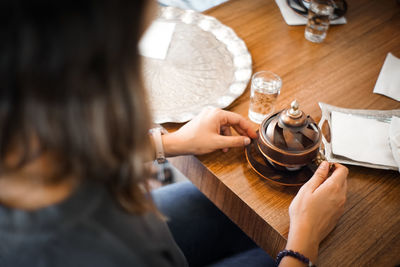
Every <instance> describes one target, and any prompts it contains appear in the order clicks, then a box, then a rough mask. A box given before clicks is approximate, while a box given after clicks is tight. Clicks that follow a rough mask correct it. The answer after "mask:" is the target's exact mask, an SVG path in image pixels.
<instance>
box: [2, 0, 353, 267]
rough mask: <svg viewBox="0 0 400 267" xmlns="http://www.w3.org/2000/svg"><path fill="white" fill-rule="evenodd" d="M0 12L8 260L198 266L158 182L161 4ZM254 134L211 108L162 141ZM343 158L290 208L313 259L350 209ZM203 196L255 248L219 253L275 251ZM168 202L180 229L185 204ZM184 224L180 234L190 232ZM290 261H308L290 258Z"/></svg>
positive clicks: (180, 148) (199, 143) (196, 143)
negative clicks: (156, 24) (178, 208)
mask: <svg viewBox="0 0 400 267" xmlns="http://www.w3.org/2000/svg"><path fill="white" fill-rule="evenodd" d="M0 12H1V13H2V14H1V16H0V17H1V20H2V21H1V22H2V23H1V24H0V25H1V40H2V41H1V42H0V75H1V76H0V77H1V78H0V86H1V87H0V94H1V96H0V101H1V104H0V203H1V206H0V236H1V237H0V238H1V241H2V242H1V243H0V266H186V265H187V261H186V259H185V257H184V256H183V255H182V252H181V250H180V249H179V248H178V246H177V245H176V243H175V241H174V239H173V237H172V236H171V233H170V232H169V230H168V228H167V225H166V223H165V221H164V220H163V219H161V218H162V215H161V214H160V212H158V210H157V208H156V206H155V205H154V202H153V201H152V198H151V195H150V193H149V189H148V187H147V183H146V179H147V177H148V176H149V173H148V170H147V169H146V167H145V164H144V163H145V162H147V161H149V160H151V159H153V158H154V150H153V148H152V146H151V142H150V138H149V135H148V130H149V129H150V122H151V119H150V115H149V112H148V109H147V106H146V104H145V101H144V100H145V93H144V90H143V89H142V86H141V82H140V62H139V56H138V55H137V43H138V40H139V38H140V36H141V34H142V33H143V31H144V30H145V28H146V27H147V25H148V24H149V22H150V21H151V18H152V14H153V12H154V3H152V2H151V1H139V0H137V1H123V0H113V1H107V0H92V1H57V2H55V1H45V0H42V1H30V0H19V1H18V0H17V1H9V3H7V1H2V2H1V3H0ZM231 126H232V127H233V128H234V129H235V130H236V131H237V132H238V133H239V134H240V135H241V136H231V135H230V127H231ZM254 137H255V132H254V130H253V129H252V128H251V125H250V124H249V123H248V122H247V121H246V120H245V119H243V118H242V117H241V116H239V115H237V114H234V113H230V112H226V111H221V110H205V111H203V112H202V113H201V114H199V116H198V117H196V118H195V119H193V120H192V121H191V122H189V123H187V124H186V125H185V126H184V127H182V128H181V129H180V130H179V131H177V132H176V133H173V134H168V135H164V136H163V137H162V143H163V148H164V151H165V153H166V154H167V155H169V156H174V155H179V154H203V153H209V152H212V151H214V150H216V149H223V150H224V151H226V150H227V148H229V147H233V146H243V145H246V144H248V143H249V141H250V140H249V138H254ZM335 167H336V169H335V171H334V172H333V173H332V174H331V175H330V176H329V177H328V165H327V163H323V164H322V165H321V167H320V168H319V169H318V170H317V172H316V173H315V175H314V176H313V177H312V178H311V179H310V181H309V182H308V183H307V184H305V185H304V186H303V187H302V188H301V189H300V191H299V193H298V194H297V196H296V197H295V199H294V200H293V202H292V204H291V206H290V209H289V214H290V232H289V240H288V244H287V248H288V249H293V250H296V251H298V252H300V253H302V254H304V255H305V256H307V257H308V258H310V260H311V261H312V262H315V261H316V260H317V254H318V245H319V243H320V242H321V240H322V239H323V238H324V237H325V236H326V235H327V234H328V233H329V232H330V231H331V230H332V228H333V227H334V225H335V224H336V222H337V220H338V218H339V217H340V215H341V213H342V212H343V204H344V201H345V194H346V176H347V170H346V168H344V167H343V166H341V165H339V164H336V165H335ZM175 187H178V186H177V185H175ZM185 187H186V189H185V190H187V191H185V192H192V193H191V194H189V195H190V196H189V197H192V196H193V195H196V196H199V194H200V193H199V192H198V191H196V190H195V189H194V188H193V187H192V186H188V185H187V184H185ZM175 190H178V191H173V192H182V191H181V190H180V189H177V188H175ZM162 192H164V193H162ZM165 192H168V189H164V190H163V191H161V193H160V194H157V193H155V195H154V198H155V199H156V200H157V203H158V204H159V205H160V206H163V205H162V204H163V203H164V204H165V203H168V201H170V200H171V199H172V197H174V196H176V195H179V194H172V196H171V194H169V196H168V195H167V196H166V194H165ZM168 199H169V200H168ZM183 201H184V200H183ZM192 202H193V203H194V204H196V202H199V203H202V204H201V207H207V208H205V210H204V214H214V215H212V216H211V217H212V218H214V217H218V218H222V219H218V222H217V223H222V224H224V225H227V226H226V227H227V229H229V232H230V233H232V236H234V237H235V238H237V239H238V240H240V244H243V245H242V247H241V246H240V244H239V245H238V246H237V247H236V248H235V249H236V251H230V252H229V253H228V252H224V253H225V254H224V253H222V254H221V255H217V256H219V257H220V258H219V259H218V260H221V258H222V257H230V256H231V254H232V253H241V252H244V253H246V252H248V251H250V252H249V253H250V254H249V255H250V256H249V255H248V257H247V259H249V258H250V257H253V256H252V255H255V256H254V257H256V258H259V259H262V258H263V257H265V255H262V254H260V252H259V250H257V251H256V252H255V254H251V253H253V252H254V250H253V248H254V244H252V242H251V241H250V240H248V238H247V237H245V236H244V235H243V234H242V233H241V232H240V231H238V229H236V228H235V226H234V225H232V224H231V223H230V222H229V220H227V219H226V218H225V217H223V216H222V215H221V214H220V213H219V212H218V211H217V210H216V209H215V207H213V206H211V204H210V203H209V202H207V200H206V199H205V198H204V197H198V198H194V200H193V201H192ZM188 203H191V202H188ZM204 203H206V204H204ZM162 209H163V210H165V211H166V212H165V214H164V215H166V216H167V217H170V221H169V225H170V227H171V229H172V226H173V225H174V223H175V222H176V221H179V218H175V217H174V216H175V215H177V214H178V215H179V212H178V213H177V212H175V211H173V209H174V208H173V206H172V205H167V207H165V205H164V207H162ZM163 210H162V211H163ZM196 211H197V210H196V209H195V210H194V212H196ZM174 212H175V213H174ZM168 213H170V214H168ZM181 213H183V212H181ZM178 217H179V216H178ZM211 217H210V218H211ZM174 218H175V219H174ZM208 225H209V224H208ZM185 227H186V226H185V225H180V228H179V229H181V231H177V230H176V229H175V230H172V232H173V234H175V235H176V236H174V238H176V239H177V240H183V239H184V238H183V239H182V236H181V235H182V229H185ZM200 231H201V229H199V232H200ZM179 235H180V236H179ZM203 236H206V235H205V234H203ZM206 237H207V236H206ZM207 238H208V237H207ZM210 238H211V237H210ZM178 243H179V242H178ZM211 245H212V244H209V246H211ZM182 250H183V251H184V252H185V253H186V254H188V255H186V256H187V260H188V261H189V262H190V263H192V265H195V264H196V261H193V259H192V258H191V255H189V254H190V250H188V249H187V248H186V247H182ZM217 256H215V257H214V258H212V257H211V258H212V260H217V258H218V257H217ZM204 257H205V258H207V255H204ZM198 258H199V257H198ZM198 258H197V259H198ZM211 258H210V261H211ZM266 258H268V257H266ZM210 261H208V262H204V263H203V264H211V263H212V262H210ZM220 263H221V265H224V264H225V265H226V264H227V263H226V262H225V263H224V261H223V260H222V261H220ZM281 265H282V266H285V265H286V266H289V265H290V266H296V265H298V266H302V265H303V263H302V262H301V261H299V260H298V259H296V258H294V257H284V258H283V260H282V262H281Z"/></svg>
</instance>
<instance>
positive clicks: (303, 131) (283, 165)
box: [257, 100, 321, 171]
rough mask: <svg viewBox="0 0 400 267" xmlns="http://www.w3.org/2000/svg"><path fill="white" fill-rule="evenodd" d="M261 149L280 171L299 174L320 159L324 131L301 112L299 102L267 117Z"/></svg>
mask: <svg viewBox="0 0 400 267" xmlns="http://www.w3.org/2000/svg"><path fill="white" fill-rule="evenodd" d="M257 143H258V149H259V151H260V152H261V153H262V155H263V156H264V157H265V159H267V160H268V162H269V163H270V164H271V165H272V166H274V167H275V168H276V169H279V170H289V171H295V170H299V169H300V168H301V167H303V166H305V165H307V164H309V163H311V162H312V161H313V160H314V159H316V158H317V155H318V152H319V148H320V144H321V130H320V129H319V128H318V126H317V124H316V123H315V122H314V120H313V119H312V118H311V117H310V116H308V115H305V114H304V112H303V111H301V110H299V104H298V103H297V101H296V100H295V101H293V102H292V103H291V108H290V109H285V110H283V111H281V112H278V113H275V114H273V115H271V116H269V117H267V118H265V119H264V121H263V122H262V123H261V125H260V129H259V137H258V142H257Z"/></svg>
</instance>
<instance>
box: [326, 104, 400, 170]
mask: <svg viewBox="0 0 400 267" xmlns="http://www.w3.org/2000/svg"><path fill="white" fill-rule="evenodd" d="M318 104H319V106H320V108H321V112H322V116H321V120H320V122H319V124H318V126H319V128H320V129H322V126H323V124H324V123H325V121H326V122H327V123H328V126H329V131H330V129H331V128H332V125H331V112H332V111H338V112H342V113H346V114H353V115H357V116H361V117H365V118H370V119H375V120H379V121H383V122H387V123H390V121H391V119H392V116H400V109H395V110H370V109H369V110H368V109H348V108H339V107H335V106H331V105H328V104H325V103H321V102H319V103H318ZM322 143H323V145H324V148H323V151H324V155H325V157H326V159H327V160H328V161H329V162H338V163H344V164H350V165H358V166H363V167H368V168H375V169H386V170H398V168H395V167H393V166H387V165H379V164H371V163H366V162H360V161H356V160H352V159H349V158H346V157H342V156H338V155H335V154H333V153H332V144H331V142H328V141H327V140H326V138H325V136H324V135H322Z"/></svg>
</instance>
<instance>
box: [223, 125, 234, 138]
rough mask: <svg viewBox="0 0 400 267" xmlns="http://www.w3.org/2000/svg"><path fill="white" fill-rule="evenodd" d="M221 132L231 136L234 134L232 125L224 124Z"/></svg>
mask: <svg viewBox="0 0 400 267" xmlns="http://www.w3.org/2000/svg"><path fill="white" fill-rule="evenodd" d="M221 133H222V135H225V136H231V135H232V131H231V127H229V126H222V127H221Z"/></svg>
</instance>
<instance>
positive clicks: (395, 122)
mask: <svg viewBox="0 0 400 267" xmlns="http://www.w3.org/2000/svg"><path fill="white" fill-rule="evenodd" d="M389 138H390V148H391V149H392V154H393V158H394V161H396V163H397V166H399V171H400V118H398V117H392V122H391V123H390V128H389Z"/></svg>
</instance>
